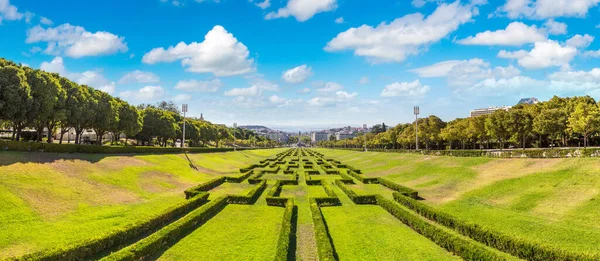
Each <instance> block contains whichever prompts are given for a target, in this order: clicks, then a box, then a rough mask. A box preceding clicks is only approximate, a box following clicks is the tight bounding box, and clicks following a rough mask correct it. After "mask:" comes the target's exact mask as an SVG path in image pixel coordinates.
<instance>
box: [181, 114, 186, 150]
mask: <svg viewBox="0 0 600 261" xmlns="http://www.w3.org/2000/svg"><path fill="white" fill-rule="evenodd" d="M181 111H183V139H182V140H181V147H182V148H184V147H185V113H186V112H187V111H188V105H187V104H184V105H182V106H181Z"/></svg>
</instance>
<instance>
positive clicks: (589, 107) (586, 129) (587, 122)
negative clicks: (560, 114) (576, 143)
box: [568, 101, 600, 147]
mask: <svg viewBox="0 0 600 261" xmlns="http://www.w3.org/2000/svg"><path fill="white" fill-rule="evenodd" d="M599 116H600V110H599V109H598V105H596V104H590V103H587V102H585V101H581V102H580V103H578V104H577V105H576V107H575V111H573V113H571V116H570V117H569V125H568V126H569V128H570V129H571V130H572V131H573V132H576V133H580V134H581V135H583V147H587V145H588V138H589V136H590V134H592V133H593V132H595V131H598V128H599V127H600V119H599V118H598V117H599Z"/></svg>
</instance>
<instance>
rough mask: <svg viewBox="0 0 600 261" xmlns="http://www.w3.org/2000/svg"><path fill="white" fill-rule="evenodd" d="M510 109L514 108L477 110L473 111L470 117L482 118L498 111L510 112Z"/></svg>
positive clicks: (503, 107)
mask: <svg viewBox="0 0 600 261" xmlns="http://www.w3.org/2000/svg"><path fill="white" fill-rule="evenodd" d="M510 108H512V107H511V106H502V107H489V108H481V109H475V110H472V111H471V113H470V117H477V116H481V115H490V114H492V113H493V112H495V111H497V110H505V111H508V109H510Z"/></svg>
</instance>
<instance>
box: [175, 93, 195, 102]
mask: <svg viewBox="0 0 600 261" xmlns="http://www.w3.org/2000/svg"><path fill="white" fill-rule="evenodd" d="M191 99H192V96H191V95H189V94H177V95H175V96H173V97H171V100H173V101H174V102H185V101H189V100H191Z"/></svg>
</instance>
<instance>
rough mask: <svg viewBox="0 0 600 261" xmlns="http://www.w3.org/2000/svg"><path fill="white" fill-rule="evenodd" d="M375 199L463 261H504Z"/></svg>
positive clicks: (401, 209)
mask: <svg viewBox="0 0 600 261" xmlns="http://www.w3.org/2000/svg"><path fill="white" fill-rule="evenodd" d="M375 197H376V199H377V204H378V205H379V206H381V207H382V208H383V209H385V210H386V211H387V212H389V213H390V214H392V215H393V216H394V217H396V218H397V219H399V220H400V221H402V222H403V223H404V224H406V225H407V226H409V227H411V228H412V229H413V230H415V231H416V232H418V233H419V234H421V235H423V236H425V237H427V238H429V240H431V241H433V242H435V243H436V244H437V245H439V246H441V247H443V248H445V249H446V250H448V251H450V252H452V253H454V254H456V255H458V256H460V257H462V258H464V259H465V260H506V258H505V257H503V256H502V255H500V253H496V252H494V251H493V250H491V249H487V248H485V247H484V246H483V245H479V244H477V243H475V242H472V241H469V240H467V239H464V238H461V237H459V236H458V235H455V234H452V233H449V232H448V231H445V230H443V229H442V228H439V227H436V226H435V225H433V224H430V223H428V222H427V221H425V220H423V219H421V218H420V217H419V216H416V215H414V214H412V213H410V212H409V211H407V210H405V209H403V208H402V207H400V206H399V205H398V204H396V203H394V202H393V201H390V200H388V199H385V198H384V197H383V196H381V195H376V196H375ZM549 260H551V259H549Z"/></svg>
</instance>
